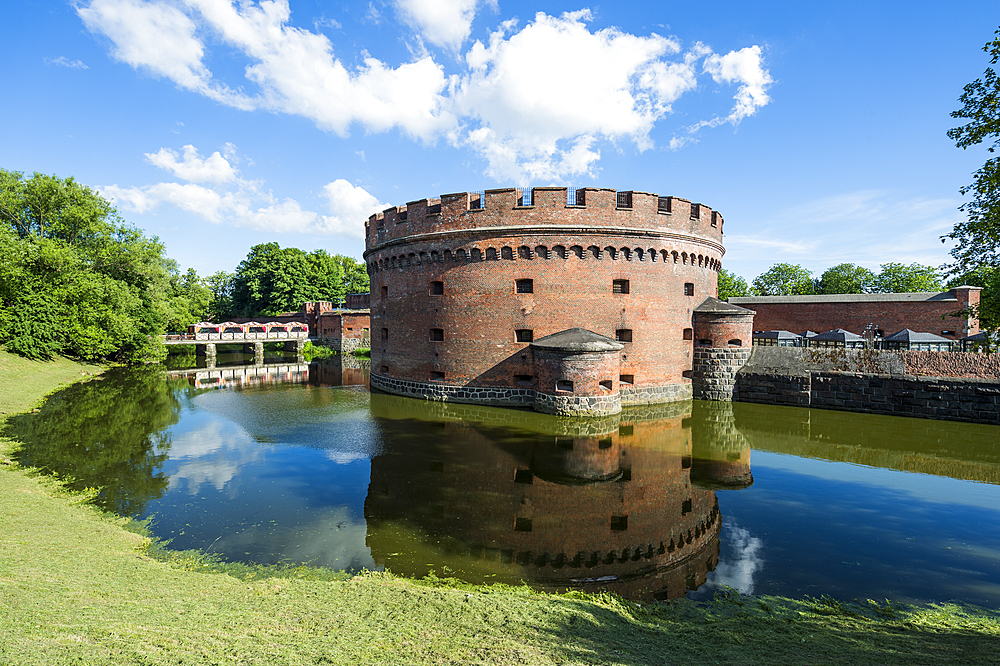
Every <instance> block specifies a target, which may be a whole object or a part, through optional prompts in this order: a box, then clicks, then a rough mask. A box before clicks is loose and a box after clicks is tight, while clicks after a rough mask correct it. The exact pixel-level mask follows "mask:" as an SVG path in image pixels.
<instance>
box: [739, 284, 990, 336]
mask: <svg viewBox="0 0 1000 666" xmlns="http://www.w3.org/2000/svg"><path fill="white" fill-rule="evenodd" d="M956 296H957V299H956V300H948V301H916V302H914V301H897V302H893V301H870V302H852V303H766V302H750V301H745V300H742V299H741V300H740V301H739V303H738V304H739V305H740V306H741V307H745V308H749V309H750V310H754V311H756V312H757V315H756V317H754V325H753V328H754V330H755V331H780V330H785V331H791V332H793V333H800V334H801V333H802V332H803V331H806V330H811V331H816V332H817V333H823V332H825V331H830V330H833V329H835V328H843V329H846V330H848V331H851V332H852V333H857V334H858V335H860V334H861V333H862V332H863V331H864V330H865V326H867V325H868V324H869V323H874V324H876V325H877V326H878V327H879V328H880V329H881V330H882V331H883V332H884V334H885V335H892V334H893V333H896V332H897V331H900V330H902V329H904V328H909V329H912V330H914V331H920V332H925V333H934V334H935V335H942V336H944V337H947V338H951V339H955V340H957V339H958V338H962V337H965V336H966V335H974V334H976V333H978V332H979V322H978V321H976V320H975V319H972V320H969V321H968V322H966V319H965V318H964V317H952V316H950V315H951V314H953V313H955V312H958V311H959V310H962V309H964V308H966V307H968V306H969V305H977V304H978V303H979V291H978V290H960V291H958V292H957V293H956ZM967 324H968V325H967ZM945 331H953V333H952V334H946V333H945Z"/></svg>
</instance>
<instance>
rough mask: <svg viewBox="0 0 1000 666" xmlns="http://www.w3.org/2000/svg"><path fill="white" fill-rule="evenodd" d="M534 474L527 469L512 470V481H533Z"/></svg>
mask: <svg viewBox="0 0 1000 666" xmlns="http://www.w3.org/2000/svg"><path fill="white" fill-rule="evenodd" d="M534 482H535V475H534V474H532V473H531V471H530V470H527V469H519V470H516V471H515V472H514V483H529V484H530V483H534Z"/></svg>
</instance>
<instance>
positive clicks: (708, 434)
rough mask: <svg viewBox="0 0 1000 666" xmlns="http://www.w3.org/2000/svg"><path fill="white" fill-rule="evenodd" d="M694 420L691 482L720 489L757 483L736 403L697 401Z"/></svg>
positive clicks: (694, 407) (693, 412) (732, 488)
mask: <svg viewBox="0 0 1000 666" xmlns="http://www.w3.org/2000/svg"><path fill="white" fill-rule="evenodd" d="M692 422H693V427H692V430H693V433H692V447H691V453H692V457H693V458H694V463H693V466H692V468H691V482H692V483H694V484H696V485H698V486H701V487H703V488H712V489H716V490H719V489H729V490H740V489H742V488H748V487H749V486H751V485H753V474H751V472H750V445H749V443H748V442H747V440H746V438H745V437H744V436H743V434H742V433H741V432H740V430H739V428H737V427H736V419H735V418H734V416H733V403H731V402H706V401H702V400H697V401H695V402H694V406H693V409H692Z"/></svg>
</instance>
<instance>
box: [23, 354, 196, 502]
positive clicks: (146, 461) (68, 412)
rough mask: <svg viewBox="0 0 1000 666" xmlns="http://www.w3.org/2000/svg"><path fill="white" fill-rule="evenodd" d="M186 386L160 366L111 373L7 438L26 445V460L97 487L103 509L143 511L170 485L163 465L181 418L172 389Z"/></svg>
mask: <svg viewBox="0 0 1000 666" xmlns="http://www.w3.org/2000/svg"><path fill="white" fill-rule="evenodd" d="M182 386H186V384H185V383H184V382H181V383H180V384H177V383H176V382H175V383H168V382H165V381H164V379H163V374H162V372H160V371H159V370H157V369H151V368H139V369H132V370H111V371H108V372H107V373H105V374H104V375H103V376H102V377H101V378H99V379H95V380H93V381H90V382H86V383H83V384H74V385H73V386H70V387H68V388H66V389H63V390H62V391H59V392H58V393H56V394H54V395H52V396H51V397H50V398H49V399H48V400H46V401H45V404H44V405H43V406H42V407H41V409H40V410H39V411H37V412H34V413H29V414H22V415H19V416H16V417H14V418H12V419H10V420H9V421H8V422H7V424H6V426H5V428H4V435H5V436H7V437H10V438H12V439H16V440H19V441H20V442H22V443H23V446H22V447H21V449H20V450H19V451H18V452H17V454H16V457H17V460H18V462H19V463H20V464H22V465H25V466H31V467H39V468H42V469H45V470H47V471H50V472H54V473H57V474H58V475H59V476H61V477H66V478H70V479H72V481H71V482H70V483H69V486H70V487H71V488H73V489H76V490H82V489H84V488H96V489H97V490H98V495H97V499H96V500H95V503H96V504H97V505H99V506H100V507H102V508H104V509H107V510H109V511H114V512H115V513H118V514H119V515H122V516H138V515H141V514H142V513H143V511H144V510H145V507H146V504H147V503H148V502H149V501H150V500H153V499H157V498H159V497H160V496H161V495H162V494H163V492H164V490H166V488H167V484H168V482H169V477H167V476H164V475H163V474H162V473H161V472H160V467H161V466H162V465H163V463H164V461H166V459H167V452H168V450H169V448H170V435H169V434H168V433H165V432H163V431H164V430H165V429H166V428H168V427H169V426H171V425H173V424H174V423H176V422H177V420H178V417H179V414H180V403H179V401H178V399H177V396H176V395H175V393H174V391H175V387H176V388H180V387H182Z"/></svg>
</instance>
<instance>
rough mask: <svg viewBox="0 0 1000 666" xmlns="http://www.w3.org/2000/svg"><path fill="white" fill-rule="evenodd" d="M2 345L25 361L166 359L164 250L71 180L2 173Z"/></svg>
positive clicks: (165, 274)
mask: <svg viewBox="0 0 1000 666" xmlns="http://www.w3.org/2000/svg"><path fill="white" fill-rule="evenodd" d="M0 252H2V256H3V257H4V261H3V262H2V263H3V265H2V266H0V343H3V344H4V346H5V347H6V348H7V349H8V350H9V351H11V352H14V353H17V354H21V355H24V356H28V357H31V358H48V357H50V356H51V355H53V354H70V355H75V356H79V357H82V358H85V359H90V360H96V359H101V358H113V359H117V360H121V361H126V362H145V361H152V360H158V359H160V358H162V357H163V355H164V350H163V345H162V344H160V342H159V339H158V338H157V337H156V336H157V335H158V334H159V333H160V332H162V328H163V316H164V312H165V310H166V308H165V300H166V294H167V291H168V281H169V278H168V272H167V269H166V266H165V259H164V257H163V245H162V244H161V243H160V242H159V240H157V239H156V238H147V237H145V236H144V235H143V234H142V233H141V232H140V231H138V230H137V229H134V228H132V227H129V226H127V225H125V224H124V222H123V221H122V220H121V218H120V217H119V216H118V214H117V212H116V211H115V209H114V207H113V206H111V204H110V203H109V202H108V201H106V200H105V199H104V198H103V197H101V196H100V195H98V194H97V193H95V192H94V191H93V190H91V189H90V188H88V187H86V186H83V185H80V184H79V183H77V182H76V181H74V180H73V179H72V178H66V179H60V178H57V177H55V176H46V175H42V174H38V173H36V174H34V175H33V176H32V177H30V178H25V177H24V175H23V174H22V173H19V172H14V171H5V170H3V169H0Z"/></svg>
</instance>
